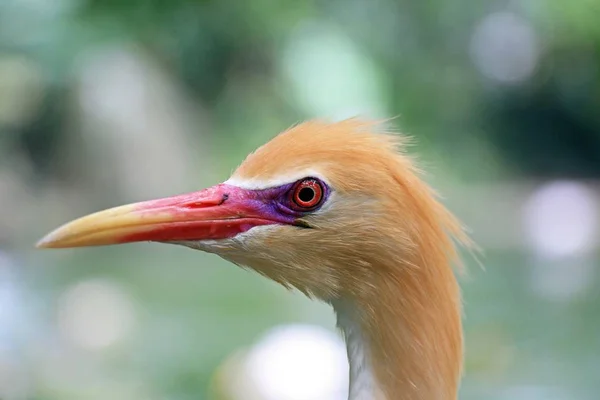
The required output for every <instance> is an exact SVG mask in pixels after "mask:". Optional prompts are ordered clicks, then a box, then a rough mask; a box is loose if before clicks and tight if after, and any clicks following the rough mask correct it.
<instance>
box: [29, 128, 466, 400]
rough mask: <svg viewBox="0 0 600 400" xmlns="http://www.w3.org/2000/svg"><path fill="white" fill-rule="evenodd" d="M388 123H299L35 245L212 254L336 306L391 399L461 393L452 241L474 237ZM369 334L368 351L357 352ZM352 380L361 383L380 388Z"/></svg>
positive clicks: (340, 320)
mask: <svg viewBox="0 0 600 400" xmlns="http://www.w3.org/2000/svg"><path fill="white" fill-rule="evenodd" d="M378 130H379V129H378V125H377V124H375V123H371V122H364V121H360V120H356V119H351V120H346V121H342V122H339V123H331V124H330V123H324V122H315V121H313V122H307V123H304V124H301V125H298V126H295V127H293V128H291V129H289V130H287V131H285V132H283V133H281V134H279V135H277V136H276V137H275V138H273V139H272V140H271V141H270V142H268V143H267V144H265V145H264V146H262V147H260V148H259V149H258V150H256V151H255V152H254V153H252V154H250V155H249V156H248V157H247V158H246V160H245V161H244V162H243V163H242V164H241V165H240V166H239V168H238V169H237V170H236V171H235V172H234V173H233V175H232V176H231V178H230V179H228V180H227V181H225V182H224V183H221V184H218V185H216V186H213V187H211V188H208V189H204V190H200V191H197V192H192V193H188V194H183V195H178V196H174V197H169V198H164V199H158V200H150V201H145V202H141V203H136V204H130V205H125V206H121V207H116V208H112V209H109V210H105V211H101V212H98V213H95V214H91V215H88V216H86V217H83V218H80V219H77V220H75V221H73V222H70V223H68V224H66V225H64V226H62V227H60V228H58V229H57V230H55V231H54V232H52V233H50V234H49V235H48V236H46V237H45V238H44V239H42V240H41V241H40V242H39V243H38V246H39V247H44V248H61V247H81V246H98V245H110V244H121V243H130V242H140V241H153V242H163V243H172V244H179V245H185V246H188V247H191V248H194V249H199V250H203V251H206V252H210V253H216V254H218V255H219V256H221V257H223V258H225V259H227V260H230V261H231V262H233V263H235V264H237V265H240V266H243V267H247V268H251V269H253V270H255V271H257V272H258V273H260V274H262V275H264V276H266V277H268V278H270V279H272V280H273V281H276V282H278V283H280V284H282V285H284V286H286V287H289V288H296V289H298V290H300V291H302V292H303V293H305V294H307V295H308V296H311V297H316V298H319V299H321V300H324V301H326V302H329V303H331V304H332V305H333V306H334V307H335V308H336V311H337V313H338V324H340V326H341V328H342V330H344V332H345V335H346V337H347V340H351V341H354V342H356V343H360V344H359V345H356V343H354V344H349V345H348V349H349V353H348V354H349V357H350V358H352V357H354V358H360V359H362V357H363V355H365V354H367V355H368V356H365V357H368V358H369V359H373V360H377V362H372V363H370V364H371V365H372V368H373V371H374V375H375V376H376V380H377V382H379V383H378V384H377V386H378V387H379V388H381V390H382V391H384V392H385V393H386V394H387V395H388V398H394V397H395V394H396V393H406V397H405V398H406V399H432V398H448V399H451V398H455V396H456V391H457V388H458V382H459V377H460V372H461V366H462V328H461V322H460V309H461V305H460V293H459V288H458V284H457V282H456V279H455V277H454V275H453V270H452V268H451V264H453V263H454V262H455V261H457V257H456V256H457V254H456V250H455V246H454V240H453V239H457V240H458V241H461V242H463V243H465V244H468V243H469V241H468V238H467V236H466V235H465V233H464V232H463V230H462V228H461V226H460V224H459V223H458V221H457V220H456V219H455V218H454V217H453V216H452V214H451V213H450V212H448V211H447V210H446V208H445V207H444V206H442V205H441V203H439V202H438V201H437V199H436V196H435V195H434V193H433V192H432V191H431V189H430V188H429V187H428V186H427V185H426V184H425V183H424V182H423V181H422V180H421V179H420V178H419V171H418V170H417V169H416V167H415V165H414V163H413V162H412V160H411V159H410V157H408V156H407V155H406V154H405V153H404V150H405V148H406V144H407V143H406V138H405V137H403V136H400V135H394V134H389V133H386V132H377V131H378ZM348 310H349V311H348ZM347 321H350V322H347ZM344 326H345V327H344ZM363 342H364V343H365V346H366V348H367V349H368V351H367V350H365V351H362V350H357V349H360V348H361V346H362V343H363ZM359 363H360V361H359ZM353 368H355V367H352V363H351V375H352V374H353V373H354V372H352V371H358V372H356V373H357V374H361V373H363V374H364V371H367V369H364V368H362V367H356V369H353ZM361 371H363V372H361ZM354 380H355V381H356V382H359V384H358V385H359V386H360V387H359V388H358V389H356V390H362V389H364V388H365V387H370V386H371V384H370V383H368V382H371V380H370V378H368V377H367V378H364V377H363V378H360V379H358V378H356V379H354ZM351 382H352V379H351ZM365 382H367V383H365ZM361 385H362V386H361ZM353 390H354V389H353ZM370 393H372V392H370ZM354 397H361V396H360V395H355V396H354ZM354 397H353V398H354ZM367 397H369V398H371V397H373V396H371V395H367ZM361 398H362V397H361Z"/></svg>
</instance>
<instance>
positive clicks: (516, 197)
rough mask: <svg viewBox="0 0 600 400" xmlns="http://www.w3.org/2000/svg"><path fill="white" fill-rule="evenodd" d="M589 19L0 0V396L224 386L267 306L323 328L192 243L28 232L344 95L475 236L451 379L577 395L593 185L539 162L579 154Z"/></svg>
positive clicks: (413, 5)
mask: <svg viewBox="0 0 600 400" xmlns="http://www.w3.org/2000/svg"><path fill="white" fill-rule="evenodd" d="M598 21H600V3H598V1H596V0H575V1H561V0H547V1H507V2H496V1H491V0H489V1H475V2H474V1H466V0H457V1H451V2H449V1H442V0H432V1H407V0H402V1H397V0H372V1H366V0H328V1H326V0H320V1H317V0H312V1H310V0H309V1H291V0H284V1H269V0H256V1H255V0H253V1H242V0H237V1H234V0H218V1H217V0H212V1H209V0H152V1H150V0H88V1H85V0H53V1H47V0H0V398H2V399H40V400H41V399H94V398H111V399H113V398H114V399H155V398H156V399H158V398H160V399H164V398H168V399H198V398H205V397H204V396H212V397H219V396H224V394H223V393H224V392H226V390H224V389H223V387H222V386H227V383H228V382H231V380H230V379H231V376H230V375H229V373H230V372H223V371H230V369H228V368H226V367H224V365H229V364H228V363H226V362H225V360H231V359H235V357H234V356H232V354H237V353H235V352H236V351H238V350H239V349H242V348H247V347H250V346H252V344H253V343H254V341H255V340H257V339H258V338H259V337H260V336H261V335H262V334H263V333H264V332H265V331H266V330H267V329H269V328H270V327H272V326H274V325H280V324H287V323H292V322H304V323H313V324H319V325H323V326H326V327H328V328H331V327H332V326H333V316H332V315H331V314H330V311H329V310H328V309H327V308H326V307H324V306H321V305H317V304H314V303H311V302H309V301H308V300H306V299H304V298H302V297H301V296H299V295H297V294H296V295H292V294H289V293H286V292H285V291H284V290H283V289H281V288H278V287H276V286H275V285H273V284H271V283H268V282H266V281H264V280H262V279H260V278H259V277H256V276H254V275H252V274H248V273H246V272H242V271H239V270H238V269H236V268H234V267H233V266H231V265H229V264H227V263H225V262H223V261H221V260H218V259H216V258H214V257H212V256H208V255H204V254H201V253H200V252H192V251H189V250H184V249H180V248H171V247H168V246H162V247H161V246H151V245H131V246H127V247H116V248H111V249H89V250H83V251H62V252H43V253H41V252H37V251H32V250H31V249H30V247H31V243H33V242H34V241H35V239H37V238H38V237H39V236H40V235H42V234H43V233H45V232H46V231H47V230H49V229H51V228H53V227H54V226H56V225H58V224H60V223H62V222H64V221H66V220H68V219H71V218H74V217H77V216H79V215H82V214H84V213H87V212H92V211H95V210H97V209H99V208H103V207H108V206H112V205H117V204H120V203H123V202H128V201H136V200H141V199H145V198H149V197H159V196H164V195H169V194H173V193H177V192H184V191H189V190H193V189H197V188H199V187H202V186H205V185H209V184H212V183H215V182H217V181H219V180H223V179H225V178H226V177H227V175H228V174H229V172H230V171H231V170H232V169H233V168H235V166H236V165H237V164H239V162H241V160H242V159H243V157H244V156H245V154H247V153H248V152H250V151H252V150H253V149H254V148H256V147H257V146H258V145H260V144H262V143H264V142H265V141H266V140H268V139H269V138H270V137H272V136H273V135H274V134H275V133H277V132H278V131H280V130H282V129H285V128H286V127H288V126H290V125H292V124H294V123H297V122H298V121H301V120H304V119H308V118H315V117H318V118H326V119H340V118H345V117H350V116H353V115H363V116H366V117H373V118H389V117H395V118H394V119H393V120H392V125H394V126H395V127H397V128H398V129H400V130H402V131H404V132H407V133H410V134H411V135H413V136H415V137H416V139H417V141H416V142H417V145H416V146H415V148H414V149H413V150H415V151H417V152H419V154H420V155H421V158H422V159H423V160H424V163H425V166H426V167H427V169H428V170H429V171H431V176H430V177H428V179H430V180H431V181H432V182H433V183H434V184H435V186H436V187H437V188H439V189H440V191H441V192H442V193H444V194H446V195H447V196H446V197H447V198H448V203H449V204H450V206H451V208H452V209H453V210H456V212H457V213H458V214H459V215H460V217H461V218H463V219H464V220H465V221H466V223H467V224H468V225H469V226H471V227H472V229H473V231H474V238H475V240H476V241H478V242H479V243H481V245H482V247H484V248H486V250H487V254H486V257H485V258H484V260H483V261H484V264H485V265H486V270H485V271H479V270H477V269H475V271H474V272H473V273H472V277H471V278H469V279H466V280H463V284H464V287H465V299H466V315H467V319H466V322H465V323H466V331H467V345H468V346H467V347H468V352H467V371H466V372H467V377H466V380H465V384H464V387H463V393H462V395H463V397H462V398H464V399H475V398H486V399H510V400H513V399H595V398H596V397H597V395H596V393H597V392H598V390H599V389H600V387H599V386H598V382H597V379H596V371H597V370H598V368H599V366H600V343H599V342H598V338H599V337H600V336H599V335H597V332H598V330H599V329H600V318H598V316H597V312H596V309H597V307H598V305H599V304H600V299H599V298H598V295H597V293H598V287H600V283H599V282H598V265H599V262H598V261H599V260H598V256H597V255H598V230H599V229H598V226H597V225H598V224H597V215H598V207H597V204H598V203H599V202H598V201H597V199H598V190H597V187H596V186H594V184H593V183H591V184H589V183H587V182H588V181H586V183H582V182H580V181H577V182H575V181H573V182H571V181H566V182H559V183H554V182H553V181H554V180H555V179H573V180H580V179H586V180H591V181H593V180H595V179H597V178H598V176H599V175H600V117H599V115H600V114H599V113H598V110H600V23H599V22H598ZM232 357H233V358H232ZM232 370H235V368H233V369H232ZM211 382H212V383H211ZM215 382H216V383H215ZM307 384H308V383H307ZM209 393H212V395H209ZM216 393H221V394H219V395H217V394H216ZM219 398H220V397H219ZM236 400H237V399H236Z"/></svg>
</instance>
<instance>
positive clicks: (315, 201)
mask: <svg viewBox="0 0 600 400" xmlns="http://www.w3.org/2000/svg"><path fill="white" fill-rule="evenodd" d="M292 200H293V201H294V203H295V204H296V205H297V206H298V207H300V208H302V209H305V210H306V209H308V210H310V209H312V208H315V207H316V206H318V205H319V204H320V203H321V200H323V186H321V183H320V182H319V181H317V180H316V179H305V180H303V181H301V182H299V183H298V184H297V185H296V187H295V188H294V192H293V193H292Z"/></svg>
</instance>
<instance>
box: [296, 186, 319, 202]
mask: <svg viewBox="0 0 600 400" xmlns="http://www.w3.org/2000/svg"><path fill="white" fill-rule="evenodd" d="M298 198H299V199H300V201H302V202H304V203H308V202H309V201H312V200H313V199H314V198H315V190H314V189H313V188H310V187H303V188H302V189H300V192H299V193H298Z"/></svg>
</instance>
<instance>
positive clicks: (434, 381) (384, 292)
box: [332, 260, 463, 400]
mask: <svg viewBox="0 0 600 400" xmlns="http://www.w3.org/2000/svg"><path fill="white" fill-rule="evenodd" d="M422 261H423V262H424V261H425V260H422ZM411 264H412V265H402V266H398V265H396V266H395V267H393V268H389V267H382V270H384V271H388V272H389V271H392V272H391V273H388V274H386V275H381V276H377V277H375V278H374V279H377V280H378V282H377V283H376V285H375V286H374V287H377V288H378V290H377V291H376V292H371V293H369V294H363V296H359V297H357V298H352V299H351V300H339V301H336V302H333V303H332V305H333V307H334V309H335V311H336V313H337V318H338V327H339V328H340V329H341V330H342V333H343V335H344V337H345V339H346V345H347V349H348V359H349V362H350V395H349V399H350V400H455V399H456V398H457V391H458V384H459V380H460V375H461V368H462V352H463V343H462V326H461V318H460V314H461V307H460V294H459V288H458V284H457V282H456V279H455V277H454V274H453V271H452V269H451V268H450V266H449V265H438V266H436V265H433V266H432V265H415V264H414V263H411Z"/></svg>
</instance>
